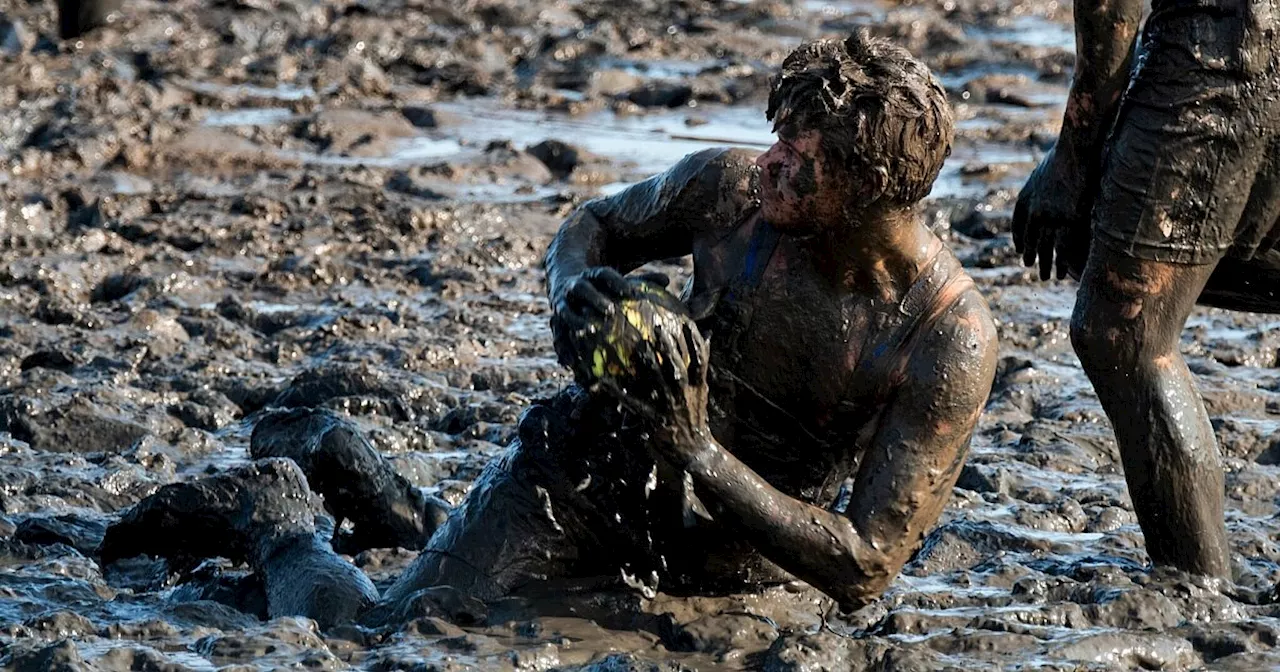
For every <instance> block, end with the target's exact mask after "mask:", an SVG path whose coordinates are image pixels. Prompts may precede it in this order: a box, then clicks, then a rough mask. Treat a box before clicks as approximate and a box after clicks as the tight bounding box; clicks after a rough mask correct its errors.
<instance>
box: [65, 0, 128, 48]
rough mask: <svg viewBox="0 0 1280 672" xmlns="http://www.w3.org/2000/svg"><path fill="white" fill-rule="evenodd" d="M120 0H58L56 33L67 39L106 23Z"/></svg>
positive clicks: (117, 7)
mask: <svg viewBox="0 0 1280 672" xmlns="http://www.w3.org/2000/svg"><path fill="white" fill-rule="evenodd" d="M120 5H121V2H120V0H58V33H59V35H61V37H62V39H64V40H69V39H72V38H75V37H80V36H81V35H83V34H85V33H87V32H89V31H90V30H92V29H94V28H97V27H98V26H102V25H105V24H106V23H107V17H108V16H110V15H111V13H112V12H114V11H117V10H119V9H120Z"/></svg>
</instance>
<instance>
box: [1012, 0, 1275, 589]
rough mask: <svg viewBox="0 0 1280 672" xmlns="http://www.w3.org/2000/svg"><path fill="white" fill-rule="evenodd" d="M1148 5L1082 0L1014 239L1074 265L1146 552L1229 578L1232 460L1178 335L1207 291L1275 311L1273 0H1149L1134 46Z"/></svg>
mask: <svg viewBox="0 0 1280 672" xmlns="http://www.w3.org/2000/svg"><path fill="white" fill-rule="evenodd" d="M1142 5H1143V3H1142V2H1141V1H1140V0H1119V1H1117V2H1097V1H1096V0H1090V1H1088V2H1079V3H1076V5H1075V16H1076V44H1077V51H1078V59H1077V66H1076V68H1077V69H1076V74H1075V79H1074V81H1073V83H1072V87H1071V92H1070V95H1069V97H1068V100H1067V107H1066V114H1065V118H1064V119H1063V125H1062V131H1061V133H1060V135H1059V138H1058V142H1057V144H1056V145H1055V147H1054V148H1053V150H1052V151H1051V152H1050V153H1049V154H1048V156H1046V157H1045V159H1044V161H1043V162H1042V163H1041V164H1040V166H1039V167H1038V168H1037V169H1036V170H1035V172H1034V173H1033V174H1032V175H1031V178H1030V180H1029V181H1028V182H1027V185H1026V187H1024V189H1023V190H1022V193H1021V194H1020V195H1019V198H1018V203H1017V208H1016V210H1015V213H1014V227H1013V228H1014V240H1015V242H1016V244H1017V245H1018V247H1019V249H1020V250H1021V251H1022V253H1023V256H1024V259H1025V261H1026V263H1027V264H1028V265H1031V264H1034V263H1036V261H1037V258H1038V260H1039V265H1040V274H1041V277H1042V278H1048V276H1049V274H1050V271H1051V270H1052V269H1053V267H1054V266H1055V265H1056V267H1057V271H1058V276H1059V277H1063V276H1064V275H1065V274H1066V273H1068V272H1070V273H1071V274H1072V275H1074V276H1076V277H1078V278H1079V279H1080V292H1079V295H1078V297H1077V299H1076V306H1075V314H1074V316H1073V318H1072V322H1071V341H1072V343H1073V345H1074V347H1075V351H1076V353H1077V354H1078V355H1079V357H1080V362H1081V364H1082V365H1083V367H1084V370H1085V372H1086V373H1087V374H1088V375H1089V378H1090V380H1091V381H1093V383H1094V386H1095V389H1096V390H1097V393H1098V398H1099V400H1100V401H1101V402H1102V406H1103V408H1104V409H1105V410H1106V413H1107V416H1108V417H1109V418H1110V420H1111V423H1112V425H1113V427H1114V429H1115V434H1116V439H1117V441H1118V443H1119V447H1120V454H1121V457H1122V460H1123V464H1124V472H1125V479H1126V480H1127V482H1128V486H1129V494H1130V496H1131V498H1132V500H1133V507H1134V510H1135V512H1136V513H1137V516H1138V521H1139V523H1141V526H1142V531H1143V534H1144V536H1145V538H1146V545H1147V551H1148V553H1149V555H1150V556H1151V560H1152V561H1153V562H1154V563H1155V564H1158V565H1171V566H1174V567H1177V568H1180V569H1183V570H1187V571H1191V572H1195V573H1200V574H1207V575H1215V576H1225V575H1227V574H1229V572H1230V563H1229V553H1228V548H1227V536H1226V528H1225V525H1224V521H1223V471H1222V463H1221V459H1220V457H1219V454H1218V449H1217V445H1216V442H1215V439H1214V434H1213V428H1212V426H1211V425H1210V422H1209V417H1208V414H1207V413H1206V411H1205V407H1204V404H1203V402H1202V401H1201V399H1200V396H1199V394H1198V393H1197V392H1196V388H1195V382H1194V379H1193V378H1192V376H1191V372H1190V371H1189V370H1188V368H1187V364H1186V362H1185V361H1183V358H1182V354H1181V353H1180V351H1179V341H1180V334H1181V332H1182V328H1183V326H1184V325H1185V324H1186V321H1187V317H1188V315H1189V314H1190V312H1191V309H1192V307H1193V306H1194V305H1195V304H1196V303H1200V304H1204V305H1212V306H1219V307H1223V308H1229V309H1237V310H1250V311H1258V312H1280V294H1278V292H1280V249H1277V245H1276V243H1277V242H1278V241H1280V127H1278V126H1277V119H1280V116H1278V114H1280V103H1277V101H1280V95H1278V94H1280V49H1278V47H1280V43H1278V42H1277V40H1280V38H1278V37H1276V31H1275V25H1274V24H1275V16H1276V11H1277V9H1276V7H1275V4H1274V2H1271V1H1270V0H1263V1H1262V2H1226V1H1218V0H1209V1H1207V2H1203V1H1200V0H1155V1H1154V2H1152V3H1151V15H1150V16H1149V17H1148V18H1147V21H1146V24H1145V27H1144V28H1143V34H1142V38H1141V43H1140V45H1139V47H1138V49H1137V50H1136V54H1137V58H1136V59H1134V58H1132V55H1133V54H1134V53H1135V49H1134V46H1135V41H1137V39H1138V38H1137V35H1138V24H1139V21H1140V19H1141V18H1142V11H1143V10H1142ZM1055 257H1056V264H1055ZM1223 262H1226V263H1223Z"/></svg>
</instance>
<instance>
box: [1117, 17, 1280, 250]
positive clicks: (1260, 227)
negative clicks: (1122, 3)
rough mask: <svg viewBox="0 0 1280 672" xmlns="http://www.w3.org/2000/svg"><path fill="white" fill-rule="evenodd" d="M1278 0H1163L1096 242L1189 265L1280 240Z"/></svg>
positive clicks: (1121, 133) (1121, 135)
mask: <svg viewBox="0 0 1280 672" xmlns="http://www.w3.org/2000/svg"><path fill="white" fill-rule="evenodd" d="M1271 2H1272V0H1263V1H1262V2H1254V3H1245V2H1240V3H1230V4H1232V5H1233V6H1232V7H1229V8H1228V7H1226V5H1227V4H1228V3H1222V6H1218V7H1215V6H1211V5H1212V3H1206V4H1204V5H1199V6H1195V7H1190V6H1186V5H1187V3H1181V4H1179V3H1174V2H1168V1H1166V2H1163V3H1161V2H1159V0H1157V2H1156V3H1154V4H1155V9H1154V10H1153V12H1152V15H1151V17H1150V18H1149V19H1148V21H1147V24H1146V27H1145V29H1144V33H1143V37H1142V45H1141V49H1140V51H1139V55H1138V58H1137V60H1136V65H1135V68H1134V72H1133V75H1132V78H1131V81H1130V84H1129V89H1128V90H1127V91H1126V93H1125V95H1124V98H1123V100H1122V102H1121V106H1120V110H1119V112H1118V115H1117V118H1116V122H1115V125H1114V127H1113V130H1112V134H1111V137H1110V140H1109V143H1108V148H1107V151H1106V154H1105V157H1104V162H1103V166H1102V181H1101V189H1100V193H1099V196H1098V201H1097V203H1096V206H1095V208H1094V212H1093V231H1094V236H1093V237H1094V240H1096V241H1099V242H1101V243H1103V244H1106V245H1107V246H1108V247H1110V248H1111V249H1113V250H1116V251H1119V252H1121V253H1124V254H1128V255H1130V256H1133V257H1137V258H1140V259H1149V260H1153V261H1165V262H1173V263H1182V264H1208V263H1215V262H1217V261H1218V260H1219V259H1221V258H1223V257H1224V256H1228V257H1231V258H1234V259H1242V260H1248V259H1251V258H1253V257H1254V255H1255V254H1258V253H1259V252H1266V251H1267V250H1269V249H1271V248H1273V247H1275V245H1276V242H1277V240H1278V239H1280V225H1277V219H1278V218H1280V84H1278V83H1277V79H1280V69H1278V68H1277V59H1276V51H1277V49H1276V42H1277V41H1278V38H1275V37H1272V34H1273V33H1274V22H1275V19H1276V18H1280V16H1275V17H1273V16H1272V14H1273V11H1272V9H1271V6H1272V5H1271V4H1270V3H1271ZM1168 5H1179V6H1176V7H1169V6H1168Z"/></svg>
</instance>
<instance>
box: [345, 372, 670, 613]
mask: <svg viewBox="0 0 1280 672" xmlns="http://www.w3.org/2000/svg"><path fill="white" fill-rule="evenodd" d="M606 406H607V408H602V407H600V405H599V404H593V402H592V401H591V399H590V398H589V397H588V395H586V393H585V392H583V391H582V390H581V388H578V387H577V386H573V387H570V388H569V389H568V390H566V391H564V392H562V393H561V394H559V395H557V396H556V397H555V398H554V399H551V400H549V401H548V402H546V403H545V404H536V405H534V406H531V407H530V408H529V409H528V410H527V411H525V413H524V415H523V416H521V419H520V435H519V440H518V441H516V442H515V443H513V444H512V445H511V447H510V448H508V449H507V451H506V452H505V453H503V455H502V456H501V457H499V458H496V459H494V460H493V461H491V462H490V463H489V464H488V465H487V466H486V467H485V470H484V472H483V473H482V474H481V475H480V477H479V478H478V479H476V483H475V485H474V486H473V487H472V489H471V491H470V492H469V493H467V498H466V500H465V501H464V502H463V503H462V504H461V505H460V506H459V507H458V508H457V509H456V510H454V512H453V513H452V514H450V516H449V520H448V521H446V522H445V524H444V525H442V526H441V527H440V529H439V530H437V531H436V534H435V536H433V537H432V538H431V541H430V542H429V543H428V544H427V548H426V549H425V550H424V551H423V552H422V555H420V556H419V557H418V559H417V560H416V561H415V562H414V564H413V565H412V566H410V568H409V569H408V570H406V572H405V573H404V574H403V575H402V576H401V577H400V578H399V580H397V581H396V583H395V584H394V585H393V586H392V587H390V588H388V589H387V593H386V595H385V596H384V600H383V603H382V604H380V605H379V606H378V609H377V610H375V612H373V613H371V614H370V616H369V619H368V620H367V621H366V622H370V623H372V622H377V621H379V620H382V621H385V620H388V619H395V618H399V617H403V616H405V615H408V616H411V615H412V614H409V613H406V612H407V611H410V610H407V609H405V606H406V605H410V604H411V603H412V602H413V601H414V599H415V596H418V595H421V591H423V590H424V589H432V587H437V586H451V587H452V588H453V589H456V590H457V591H459V592H460V593H462V594H465V595H467V596H470V597H475V598H478V599H481V600H493V599H496V598H499V597H503V596H507V595H513V594H519V595H526V596H532V594H533V592H534V591H538V590H540V589H545V588H546V587H547V586H548V585H551V584H549V583H548V582H547V580H548V579H582V578H585V577H609V576H611V577H614V579H615V580H616V579H617V578H618V577H620V576H621V573H620V570H621V571H628V572H630V573H632V574H634V575H636V576H648V575H649V564H650V563H652V564H655V566H656V563H657V562H658V561H657V560H656V559H654V558H653V557H651V553H650V551H651V548H650V547H649V546H648V545H647V544H646V540H647V537H648V531H649V530H650V529H652V528H651V527H650V526H649V524H648V522H647V516H648V511H649V507H650V505H651V504H652V503H653V498H652V497H649V496H648V494H649V493H648V492H647V490H646V479H647V477H648V475H649V473H650V471H651V470H652V468H653V464H654V462H653V459H652V458H651V457H649V456H647V455H646V454H645V453H644V450H643V448H642V447H639V446H636V445H631V446H630V448H629V449H628V447H627V446H626V445H625V442H624V441H623V440H621V439H620V435H624V436H630V435H629V434H627V432H626V431H625V430H622V429H620V427H621V424H620V423H621V419H620V416H619V415H618V414H617V413H616V406H617V405H616V403H614V402H612V401H610V402H608V403H607V404H606ZM611 410H612V412H611ZM678 521H679V517H678V510H677V511H676V515H675V516H674V517H673V521H671V522H672V523H674V524H678ZM662 524H663V523H658V525H659V526H661V525H662ZM396 612H402V613H401V614H399V615H397V613H396Z"/></svg>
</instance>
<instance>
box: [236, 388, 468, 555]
mask: <svg viewBox="0 0 1280 672" xmlns="http://www.w3.org/2000/svg"><path fill="white" fill-rule="evenodd" d="M249 451H250V453H251V454H252V455H253V457H254V458H264V457H287V458H289V459H291V460H293V461H294V462H296V463H297V464H298V466H300V467H302V470H303V472H304V473H306V476H307V481H308V482H310V483H311V487H312V488H314V489H315V491H316V492H319V493H321V494H323V495H324V505H325V508H326V509H328V511H329V513H330V514H332V515H333V516H334V517H335V518H337V519H338V520H343V519H346V520H350V521H351V523H352V524H353V526H354V527H355V532H354V533H353V534H352V535H350V536H349V537H344V538H343V541H342V547H343V551H344V552H348V553H357V552H359V551H362V550H365V549H368V548H394V547H401V548H409V549H415V550H416V549H421V548H423V547H424V546H425V545H426V543H427V540H428V539H430V538H431V534H432V533H433V532H435V529H436V528H437V527H438V526H439V525H440V524H441V523H443V522H444V520H445V519H446V518H447V517H448V515H449V507H448V505H447V504H445V503H444V501H442V500H440V499H438V498H435V497H431V496H429V495H427V494H425V493H424V492H422V491H421V490H419V489H418V488H417V487H415V486H414V485H413V484H412V483H410V482H409V481H408V480H407V479H406V478H404V477H403V476H401V475H400V474H399V473H397V472H396V470H395V469H394V468H392V466H391V464H390V463H389V462H387V460H386V459H385V458H383V457H382V455H381V454H380V453H379V452H378V451H377V449H375V448H374V447H373V446H372V445H371V444H370V443H369V441H368V439H366V438H365V437H364V436H363V435H362V434H361V433H360V431H359V430H358V429H356V427H355V426H354V425H353V424H351V423H350V422H348V421H346V420H343V419H342V418H339V417H338V416H336V415H334V414H333V413H331V412H329V411H326V410H322V409H308V408H301V409H291V410H287V411H278V412H274V413H270V414H268V415H266V416H265V417H263V418H262V419H261V420H260V421H258V424H257V425H256V426H255V427H254V429H253V437H252V439H251V440H250V447H249Z"/></svg>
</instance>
